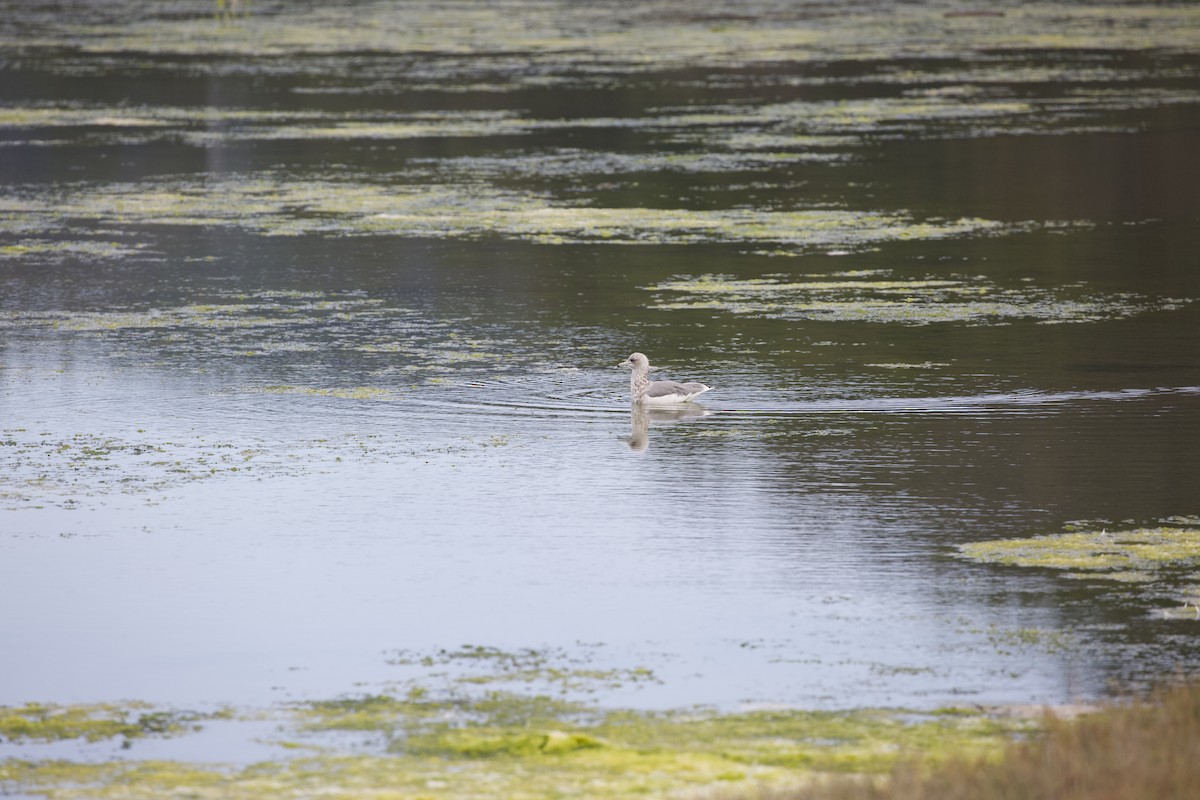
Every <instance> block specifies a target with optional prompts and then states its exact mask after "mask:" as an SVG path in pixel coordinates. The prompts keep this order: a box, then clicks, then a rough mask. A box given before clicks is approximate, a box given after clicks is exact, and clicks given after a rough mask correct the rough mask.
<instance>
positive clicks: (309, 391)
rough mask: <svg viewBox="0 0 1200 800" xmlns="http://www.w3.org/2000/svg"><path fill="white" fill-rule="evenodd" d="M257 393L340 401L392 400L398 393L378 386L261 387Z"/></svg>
mask: <svg viewBox="0 0 1200 800" xmlns="http://www.w3.org/2000/svg"><path fill="white" fill-rule="evenodd" d="M258 391H260V392H263V393H264V394H295V395H304V396H308V397H336V398H339V399H342V400H394V399H396V398H397V397H399V396H400V393H399V392H397V391H396V390H394V389H385V388H382V387H378V386H354V387H348V388H335V389H327V388H318V387H314V386H290V385H279V386H263V387H262V388H260V389H258Z"/></svg>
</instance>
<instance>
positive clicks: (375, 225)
mask: <svg viewBox="0 0 1200 800" xmlns="http://www.w3.org/2000/svg"><path fill="white" fill-rule="evenodd" d="M61 188H62V191H61V192H56V193H55V197H54V198H52V199H51V198H49V197H43V198H40V199H39V198H34V197H6V198H0V214H3V215H6V216H7V217H8V218H9V220H10V221H11V222H14V223H15V224H16V225H17V227H20V228H22V229H32V228H36V227H37V226H39V225H43V226H47V227H52V226H55V225H58V224H60V222H61V220H62V219H63V218H69V219H78V220H88V221H91V222H95V223H98V224H104V225H121V226H124V225H159V224H162V225H167V224H170V225H198V226H206V225H212V226H231V227H237V228H242V229H246V230H250V231H254V232H258V233H262V234H266V235H300V234H311V233H338V234H352V235H353V234H358V235H364V234H384V235H402V236H415V237H428V238H438V239H472V238H474V239H478V238H482V237H488V236H499V237H503V238H510V239H521V240H526V241H532V242H537V243H541V244H564V243H581V242H610V243H619V244H688V243H706V242H734V243H737V242H747V243H765V242H769V243H776V244H785V245H791V246H795V247H800V248H805V249H812V248H827V247H831V246H839V247H862V246H868V245H872V244H877V243H880V242H887V241H898V240H908V239H941V238H946V237H952V236H963V235H968V234H980V233H989V232H1000V231H1003V230H1004V229H1005V228H1006V226H1005V225H1003V224H1001V223H998V222H995V221H990V220H985V219H977V218H963V219H956V220H915V219H912V218H910V217H909V216H908V215H906V214H904V213H902V212H894V213H885V212H873V211H849V210H843V209H833V208H828V209H808V210H799V211H770V210H761V209H749V208H733V209H690V208H645V207H596V206H589V205H572V204H569V203H567V202H565V201H561V200H556V199H554V198H553V197H550V196H549V195H547V194H544V193H538V192H528V191H517V190H502V189H498V188H495V187H492V186H488V185H484V184H463V185H456V184H428V185H410V184H405V183H402V182H400V183H397V184H395V185H393V184H389V183H368V182H364V181H351V180H329V181H320V180H309V181H302V180H295V179H294V176H291V175H284V174H281V173H274V172H263V173H255V174H254V175H246V176H240V177H233V178H213V179H211V180H207V181H200V182H196V181H179V180H174V179H162V180H154V181H146V182H141V183H133V184H89V185H80V186H72V187H61ZM297 209H302V210H303V212H304V213H302V214H298V213H297Z"/></svg>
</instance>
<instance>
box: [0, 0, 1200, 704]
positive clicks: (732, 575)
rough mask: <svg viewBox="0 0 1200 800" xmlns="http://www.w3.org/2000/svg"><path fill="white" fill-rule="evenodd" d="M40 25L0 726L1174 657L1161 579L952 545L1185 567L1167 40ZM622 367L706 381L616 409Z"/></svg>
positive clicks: (965, 681)
mask: <svg viewBox="0 0 1200 800" xmlns="http://www.w3.org/2000/svg"><path fill="white" fill-rule="evenodd" d="M60 5H62V7H63V8H62V9H60V13H49V12H45V13H43V12H40V11H36V10H29V9H27V8H26V7H25V6H24V4H15V3H0V9H3V11H4V14H3V15H0V16H3V18H4V22H3V27H0V41H3V43H4V46H5V48H6V53H7V55H6V57H5V59H4V60H3V62H0V175H2V176H3V178H2V181H3V191H2V192H0V509H2V510H0V607H2V608H4V609H5V610H4V612H3V613H2V614H0V637H2V638H3V641H4V645H5V646H4V650H5V652H6V653H7V654H8V656H7V657H6V658H5V659H4V660H3V666H2V667H0V670H2V671H0V677H2V678H3V680H0V704H20V703H24V702H28V701H32V700H36V701H43V702H100V701H108V700H117V699H122V698H137V699H140V700H145V701H150V702H154V703H162V704H166V705H174V706H178V705H188V704H194V705H205V704H224V703H231V704H239V705H244V706H248V707H262V706H267V705H270V704H271V703H275V702H282V701H285V700H288V701H294V700H298V699H303V698H327V697H333V696H338V695H340V694H343V693H348V692H355V691H359V690H363V689H364V687H366V689H369V688H370V687H377V686H382V685H388V684H389V683H391V682H397V681H402V680H406V679H410V678H413V676H414V675H419V674H420V673H421V670H422V662H421V660H420V659H415V660H414V659H397V658H395V657H392V656H389V653H391V654H394V653H396V652H398V651H403V652H409V653H430V652H437V651H438V649H439V648H457V647H460V646H462V645H465V644H472V645H481V646H488V647H496V648H501V649H505V650H519V649H521V648H535V649H537V648H553V649H554V650H555V652H559V653H561V654H563V657H564V658H574V657H583V656H581V655H580V654H586V660H587V662H588V663H589V664H594V665H596V669H598V670H617V671H618V672H619V674H621V675H625V676H628V675H630V674H633V673H628V672H621V671H628V670H643V669H644V670H649V671H650V673H651V674H652V675H653V676H654V680H634V679H620V680H614V681H612V682H604V683H603V685H602V686H601V687H599V688H598V689H595V691H596V692H598V693H599V694H600V695H601V696H602V698H603V700H604V702H605V703H609V704H613V705H617V706H623V707H644V708H676V707H684V706H690V705H693V704H703V705H710V706H715V707H718V708H723V709H735V708H742V707H746V706H747V705H756V704H790V705H798V706H803V707H807V708H845V707H859V706H863V707H865V706H901V707H908V708H927V709H928V708H935V707H938V706H942V705H946V704H955V703H969V704H981V705H989V704H997V703H1025V702H1039V703H1040V702H1048V703H1058V702H1065V701H1070V700H1075V699H1079V698H1085V699H1086V698H1091V697H1095V696H1098V695H1101V694H1103V693H1105V692H1106V691H1108V690H1109V689H1110V688H1111V687H1112V686H1113V685H1114V683H1119V684H1126V685H1127V684H1129V683H1130V682H1133V683H1136V682H1139V681H1143V680H1152V679H1154V678H1155V677H1157V676H1160V675H1162V674H1164V673H1167V672H1171V671H1173V670H1175V669H1184V670H1189V669H1194V668H1195V667H1196V666H1197V664H1198V663H1200V646H1198V644H1197V633H1198V632H1200V627H1197V626H1200V621H1197V620H1195V619H1194V618H1192V617H1191V616H1190V615H1189V614H1187V613H1178V611H1179V609H1180V608H1187V606H1186V604H1187V603H1189V602H1192V603H1194V602H1195V598H1196V596H1197V594H1196V585H1197V583H1200V577H1198V570H1200V567H1198V565H1197V563H1196V559H1195V558H1194V552H1193V550H1194V548H1191V549H1188V548H1184V549H1183V551H1181V552H1183V553H1184V554H1183V555H1179V556H1171V557H1170V558H1167V559H1166V561H1167V562H1169V563H1168V567H1169V568H1158V567H1157V566H1156V569H1155V570H1154V571H1153V572H1152V573H1144V576H1148V577H1147V578H1146V579H1145V580H1137V581H1129V580H1120V576H1109V577H1106V576H1105V575H1104V574H1103V573H1102V572H1088V573H1087V574H1074V575H1073V577H1072V578H1070V579H1068V578H1064V575H1063V574H1062V573H1061V571H1060V570H1055V569H1046V568H1044V567H1039V566H1037V565H1034V566H1032V567H1031V566H1028V565H1021V564H1020V563H1014V562H1008V563H1001V564H996V563H992V562H989V561H987V560H984V561H982V562H981V561H973V560H970V559H969V558H967V557H965V556H964V552H969V551H967V550H964V549H960V546H963V545H969V544H970V543H975V542H986V541H992V540H1000V539H1025V538H1029V537H1035V536H1040V535H1055V534H1062V533H1068V532H1072V531H1088V532H1092V533H1095V532H1097V531H1100V532H1107V531H1115V532H1120V531H1132V530H1135V529H1158V528H1163V527H1166V528H1168V529H1170V530H1172V531H1175V532H1177V533H1175V534H1173V537H1172V539H1171V541H1177V540H1179V539H1180V538H1182V539H1183V540H1185V541H1190V540H1192V539H1194V538H1200V532H1197V529H1198V528H1200V521H1198V520H1197V517H1196V515H1197V514H1198V513H1200V495H1198V493H1197V487H1200V413H1198V411H1200V273H1198V272H1197V270H1196V254H1197V253H1198V252H1200V189H1198V188H1197V187H1200V156H1198V155H1197V150H1196V148H1195V135H1196V129H1197V126H1198V125H1200V92H1197V91H1196V88H1195V87H1196V85H1197V82H1196V79H1197V77H1198V74H1200V60H1198V59H1197V57H1196V56H1195V53H1194V50H1189V49H1188V47H1187V44H1188V43H1189V42H1191V43H1194V42H1195V41H1196V36H1197V35H1200V15H1198V14H1197V13H1196V11H1195V9H1193V8H1190V7H1187V6H1180V7H1170V6H1166V7H1159V6H1155V7H1142V6H1140V5H1129V6H1103V7H1095V8H1094V7H1090V6H1085V5H1082V4H1069V3H1065V4H1041V3H1038V4H1022V5H1020V6H1016V5H1013V6H1011V7H1008V8H1007V10H1006V12H1005V14H1004V15H1003V16H995V15H978V16H972V15H960V14H957V13H949V14H948V13H947V9H942V8H941V7H940V6H938V7H937V9H933V6H930V7H929V8H926V9H923V10H913V9H911V8H908V7H898V8H893V7H891V6H888V5H882V6H876V5H874V4H864V5H862V6H861V7H860V6H848V7H847V9H848V10H845V11H844V13H842V12H839V13H833V14H831V13H829V11H828V10H827V9H824V8H823V7H822V6H820V5H819V4H816V5H813V6H811V7H809V6H800V7H794V6H793V4H774V3H759V4H755V5H754V6H753V8H752V9H750V10H746V9H743V8H742V5H740V4H739V5H738V6H737V7H736V9H734V8H733V7H731V8H725V7H724V6H723V5H722V4H720V3H705V4H702V5H703V6H704V7H705V8H706V9H708V11H706V12H705V13H703V14H701V13H697V14H696V16H695V17H694V18H688V17H683V18H680V17H678V16H677V15H675V14H674V13H673V12H670V10H669V9H668V8H667V7H666V6H664V5H663V4H656V3H644V4H635V5H634V6H632V7H631V11H630V13H631V14H632V15H633V17H632V18H630V19H626V20H623V21H622V20H617V19H616V18H615V17H614V16H613V15H612V14H609V13H608V12H603V13H602V12H600V11H597V10H596V9H590V10H589V9H581V8H577V7H576V5H577V4H570V3H563V4H556V3H551V4H543V5H538V6H537V11H536V16H537V18H538V19H539V20H540V22H539V26H538V27H535V28H529V27H525V26H521V25H517V26H514V25H513V24H512V19H515V18H520V16H521V15H525V16H526V17H528V16H529V15H530V14H535V12H534V11H531V10H530V9H531V7H532V6H527V5H526V4H524V3H520V2H513V3H506V4H503V6H499V5H496V4H446V3H413V4H404V5H401V6H393V5H392V4H382V3H380V4H375V3H364V4H353V9H352V10H346V9H342V8H341V7H338V6H335V5H333V4H321V3H312V4H308V3H288V4H270V3H255V4H254V5H253V7H252V10H251V12H250V13H249V14H247V15H245V16H241V17H235V18H232V19H227V20H225V21H219V20H215V19H213V17H212V11H211V4H206V3H192V4H188V3H176V4H169V8H170V10H169V11H161V12H152V13H150V14H149V16H147V13H146V10H145V9H144V8H142V6H141V5H140V4H137V5H135V4H126V3H109V4H104V6H103V8H100V7H92V6H91V5H88V4H84V6H86V7H87V8H88V9H89V11H88V13H86V14H83V13H71V12H72V10H73V11H74V12H80V11H81V9H79V8H75V7H74V6H75V5H76V4H72V3H64V4H60ZM710 6H711V9H710V8H709V7H710ZM164 8H167V6H164ZM950 10H951V11H952V9H950ZM735 12H736V13H735ZM125 14H128V15H131V16H129V17H128V18H126V17H124V16H123V15H125ZM128 19H137V20H138V22H137V23H136V24H131V23H128ZM635 22H636V23H638V24H633V23H635ZM634 350H640V351H643V352H646V353H647V354H649V356H650V358H651V361H652V363H653V364H655V365H657V366H659V367H660V369H661V374H662V375H663V376H666V377H670V378H673V379H680V380H690V379H698V380H703V381H704V382H706V383H708V384H710V385H712V386H714V387H716V389H715V390H714V391H713V392H711V393H710V394H706V395H705V397H704V402H703V403H702V404H700V405H697V406H695V407H688V408H684V409H663V410H653V411H649V412H646V413H642V412H638V411H637V410H631V409H630V406H629V402H628V396H627V392H628V378H627V375H626V374H625V373H623V372H622V371H620V370H618V369H617V368H616V364H617V363H618V362H620V361H621V360H622V359H624V358H625V357H626V356H627V355H628V354H629V353H630V352H631V351H634ZM1189 554H1190V555H1189ZM1155 563H1156V565H1159V563H1160V562H1159V561H1156V562H1155ZM426 667H428V665H427V664H426ZM614 674H615V673H614ZM637 674H639V675H640V674H642V673H640V672H639V673H637Z"/></svg>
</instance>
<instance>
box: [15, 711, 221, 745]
mask: <svg viewBox="0 0 1200 800" xmlns="http://www.w3.org/2000/svg"><path fill="white" fill-rule="evenodd" d="M212 718H214V715H211V714H209V715H205V714H198V713H193V712H176V711H164V710H162V709H158V708H156V707H154V706H152V705H150V704H149V703H136V702H135V703H127V704H116V703H98V704H92V705H56V704H48V703H26V704H25V705H23V706H8V707H0V741H5V740H7V741H9V742H18V743H20V742H58V741H63V740H67V739H83V740H86V741H89V742H97V741H100V740H103V739H113V738H123V739H126V740H129V739H138V738H142V737H144V736H177V735H182V734H184V733H188V732H191V731H194V730H198V729H199V725H198V722H199V721H200V720H204V719H212Z"/></svg>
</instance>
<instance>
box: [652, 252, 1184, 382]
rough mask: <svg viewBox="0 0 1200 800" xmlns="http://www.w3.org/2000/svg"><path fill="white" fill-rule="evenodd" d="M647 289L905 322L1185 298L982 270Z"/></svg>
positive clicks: (996, 318)
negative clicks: (1009, 280)
mask: <svg viewBox="0 0 1200 800" xmlns="http://www.w3.org/2000/svg"><path fill="white" fill-rule="evenodd" d="M647 289H648V290H649V291H652V292H655V293H656V296H657V297H658V298H660V299H659V300H658V301H657V302H656V303H655V304H654V308H657V309H662V310H696V309H704V310H718V311H725V312H728V313H731V314H747V315H751V316H759V317H768V318H779V319H810V320H820V321H829V322H850V321H852V322H876V323H899V324H906V325H928V324H931V323H936V322H959V323H964V322H965V323H968V324H973V325H989V324H991V325H994V324H1005V323H1008V322H1011V321H1013V320H1018V319H1032V320H1035V321H1037V322H1040V323H1044V324H1052V323H1067V322H1092V321H1096V320H1103V319H1120V318H1124V317H1130V316H1134V315H1135V314H1139V313H1143V312H1146V311H1152V310H1169V309H1174V308H1178V307H1180V306H1181V305H1183V304H1184V303H1185V301H1182V300H1171V299H1158V300H1154V299H1150V298H1146V297H1141V296H1138V295H1132V294H1116V295H1108V296H1104V295H1084V296H1080V297H1065V296H1062V294H1061V293H1056V292H1052V291H1049V290H1045V289H1038V288H1035V287H1031V286H1021V287H1019V288H1006V287H1002V286H999V285H997V284H996V283H994V282H992V281H990V280H988V279H987V278H984V277H967V276H954V277H951V278H914V279H883V278H880V277H878V276H867V277H865V278H863V279H847V280H835V281H828V280H796V279H794V278H788V277H787V276H778V277H768V278H759V279H749V280H739V279H735V278H732V277H728V276H721V275H701V276H696V277H679V278H675V279H672V280H668V281H663V282H661V283H658V284H654V285H652V286H649V287H647ZM884 366H887V365H884Z"/></svg>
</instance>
